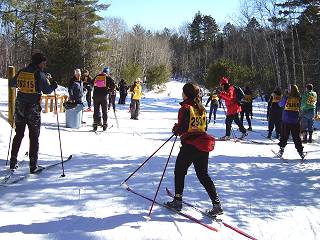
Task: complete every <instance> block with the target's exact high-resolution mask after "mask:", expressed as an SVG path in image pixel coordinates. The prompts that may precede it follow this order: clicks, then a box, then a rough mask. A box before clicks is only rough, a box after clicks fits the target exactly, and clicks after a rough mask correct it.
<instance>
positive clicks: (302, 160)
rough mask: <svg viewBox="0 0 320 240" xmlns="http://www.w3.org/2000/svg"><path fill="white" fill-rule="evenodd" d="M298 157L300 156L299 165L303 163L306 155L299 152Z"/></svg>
mask: <svg viewBox="0 0 320 240" xmlns="http://www.w3.org/2000/svg"><path fill="white" fill-rule="evenodd" d="M299 155H300V157H301V161H300V162H301V163H303V162H304V158H305V157H306V155H305V153H304V152H299Z"/></svg>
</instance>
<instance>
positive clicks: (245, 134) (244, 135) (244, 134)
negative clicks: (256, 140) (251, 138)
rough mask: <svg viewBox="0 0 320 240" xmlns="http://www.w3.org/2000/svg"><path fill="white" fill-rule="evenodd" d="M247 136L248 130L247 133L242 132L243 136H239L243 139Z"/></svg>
mask: <svg viewBox="0 0 320 240" xmlns="http://www.w3.org/2000/svg"><path fill="white" fill-rule="evenodd" d="M246 136H248V133H246V132H245V133H242V134H241V136H240V137H239V139H241V140H242V139H244V138H245V137H246Z"/></svg>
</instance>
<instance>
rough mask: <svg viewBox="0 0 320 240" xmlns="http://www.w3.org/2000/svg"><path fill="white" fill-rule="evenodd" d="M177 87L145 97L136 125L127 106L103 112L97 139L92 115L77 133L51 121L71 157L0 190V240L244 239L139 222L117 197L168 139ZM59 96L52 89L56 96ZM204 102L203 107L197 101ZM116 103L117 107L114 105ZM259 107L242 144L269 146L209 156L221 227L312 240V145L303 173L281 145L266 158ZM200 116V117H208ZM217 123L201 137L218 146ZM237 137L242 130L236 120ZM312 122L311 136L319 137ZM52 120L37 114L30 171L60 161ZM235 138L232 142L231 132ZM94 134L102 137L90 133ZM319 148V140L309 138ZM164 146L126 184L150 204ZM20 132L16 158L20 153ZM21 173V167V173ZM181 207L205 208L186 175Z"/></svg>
mask: <svg viewBox="0 0 320 240" xmlns="http://www.w3.org/2000/svg"><path fill="white" fill-rule="evenodd" d="M182 86H183V83H181V82H175V81H171V82H169V83H167V90H165V91H164V92H162V93H154V92H148V93H146V94H145V98H143V99H142V100H141V114H140V116H139V119H140V120H139V121H135V120H130V113H128V106H129V101H128V100H129V99H128V98H127V104H126V105H117V118H118V121H119V126H120V128H119V129H118V128H117V127H116V126H117V125H116V121H115V117H114V115H113V113H112V111H110V112H109V113H108V116H109V126H110V125H112V124H113V127H112V128H110V129H108V130H107V131H106V132H103V133H101V134H98V135H97V134H94V133H93V132H91V129H92V127H91V124H92V121H93V118H92V114H93V112H85V113H84V121H86V124H85V125H84V126H83V127H82V128H80V129H78V130H77V129H68V128H66V127H65V114H64V113H59V115H58V116H59V121H60V130H61V140H62V148H63V156H64V158H67V156H69V155H70V154H73V158H72V160H70V161H69V162H67V163H66V164H65V174H66V177H64V178H62V177H60V175H61V167H60V166H57V167H55V168H52V169H49V170H45V171H44V172H43V173H41V174H40V175H39V176H32V177H30V178H28V179H26V180H24V181H21V182H19V183H17V184H14V185H9V186H7V187H0V194H1V197H0V214H1V218H0V239H6V240H11V239H14V240H16V239H24V240H29V239H55V240H62V239H63V240H64V239H68V240H73V239H75V240H82V239H99V240H102V239H108V240H109V239H111V240H113V239H117V240H118V239H130V240H131V239H159V240H160V239H161V240H162V239H163V240H164V239H192V240H193V239H201V240H205V239H218V240H219V239H237V240H238V239H240V240H241V239H247V238H245V237H243V236H241V235H239V234H237V233H235V232H233V231H231V230H230V229H227V228H225V227H223V226H221V225H219V224H217V223H215V222H212V221H211V220H210V219H207V218H206V217H204V216H202V215H201V214H199V213H198V212H196V211H192V210H191V209H190V214H191V215H193V216H194V217H196V218H199V219H202V220H203V222H204V223H205V224H211V225H212V226H213V227H216V228H218V229H219V231H218V232H213V231H210V230H208V229H206V228H204V227H203V226H200V225H198V224H195V223H194V222H191V221H190V220H188V219H185V218H183V217H181V216H179V215H177V214H173V213H171V212H170V211H168V210H167V209H164V208H161V207H159V206H154V209H153V212H152V214H151V220H149V221H146V219H145V216H147V214H148V212H149V209H150V202H147V201H145V200H144V199H141V198H140V197H139V196H135V195H133V194H131V193H129V192H127V191H124V190H123V189H122V188H120V186H119V185H120V183H121V182H122V181H123V180H124V179H126V178H127V177H128V176H129V175H130V174H131V173H132V172H133V171H134V170H135V169H137V168H138V167H139V166H140V164H142V163H143V162H144V161H145V160H146V159H147V158H148V157H149V156H150V155H151V154H152V153H153V152H154V151H155V150H156V149H157V148H158V147H159V146H161V145H162V144H163V142H164V141H165V140H166V139H168V138H169V137H170V136H171V134H172V133H171V129H172V126H173V124H174V123H175V122H176V119H177V115H178V109H179V106H180V105H179V102H180V101H181V89H182ZM0 89H1V91H0V125H1V133H0V147H1V155H0V164H1V166H3V167H2V169H4V168H5V162H6V157H7V150H8V144H9V137H10V131H11V128H10V126H9V124H8V123H7V122H6V118H7V115H8V107H7V101H8V100H7V99H8V96H7V89H8V88H7V80H5V79H0ZM61 91H65V90H64V89H63V88H62V87H59V89H58V90H57V92H61ZM206 100H207V97H205V98H204V99H203V101H206ZM116 101H118V98H117V99H116ZM266 105H267V104H266V103H265V102H254V109H253V110H254V118H253V120H252V122H253V128H254V131H253V132H249V136H248V138H249V139H252V140H254V141H260V142H265V143H268V144H266V145H261V144H242V143H241V142H233V141H226V142H225V141H217V142H216V146H215V149H214V151H213V152H211V153H210V159H209V175H210V176H211V177H212V179H213V181H214V182H215V185H216V188H217V191H218V193H219V196H220V198H221V202H222V206H223V208H224V211H225V214H224V215H223V216H222V219H223V220H224V221H225V222H227V223H230V224H231V225H234V226H237V227H239V228H240V229H241V230H243V231H245V232H247V233H249V234H250V235H253V236H254V237H256V238H257V239H265V240H271V239H272V240H273V239H276V240H278V239H279V240H280V239H290V240H294V239H297V240H298V239H299V240H300V239H320V194H319V189H320V187H319V186H320V185H319V180H320V177H319V173H320V167H319V151H320V145H319V144H310V145H308V144H306V145H304V146H305V151H309V153H308V155H307V157H306V164H304V165H301V164H300V163H299V161H298V159H299V158H298V157H299V155H298V153H297V152H296V150H295V148H294V145H293V144H292V142H290V141H289V143H288V145H287V147H286V148H285V152H284V155H283V156H284V158H285V159H286V160H287V161H288V163H283V162H282V160H280V159H277V158H274V156H273V153H272V152H271V149H274V150H275V151H277V150H278V145H277V141H270V140H268V139H266V138H265V137H263V136H264V135H266V132H267V131H266V129H267V121H266ZM207 110H209V107H208V108H207ZM224 119H225V116H224V113H223V110H222V109H220V108H219V109H218V115H217V122H216V124H213V123H210V124H209V130H208V132H209V133H210V134H212V135H214V136H217V137H221V136H223V135H224V133H225V125H224ZM244 124H245V127H247V125H246V120H244ZM319 125H320V124H319V122H316V127H317V128H318V129H319ZM57 129H58V128H57V122H56V115H55V114H53V113H47V114H44V113H43V114H42V127H41V134H40V151H39V164H41V165H44V166H45V165H48V164H50V163H53V162H57V161H60V149H59V142H58V131H57ZM233 129H234V131H235V134H236V135H237V136H239V134H240V133H239V131H237V127H236V125H233ZM99 130H101V129H100V128H99ZM314 136H315V139H316V140H317V141H318V143H319V134H317V132H316V134H315V135H314ZM172 144H173V140H171V141H169V142H168V143H167V144H166V145H165V146H164V147H163V148H162V149H161V150H159V152H158V153H156V154H155V155H154V157H153V158H152V159H151V160H150V161H148V163H146V164H145V165H144V166H143V167H142V168H141V169H140V170H139V171H138V172H137V173H136V174H135V175H133V177H131V178H130V179H129V181H128V184H129V185H130V186H131V187H132V188H133V189H135V190H136V191H138V192H141V193H143V194H144V195H146V196H148V197H149V198H152V199H153V197H154V194H155V191H156V188H157V187H158V184H159V180H160V177H161V174H162V171H163V169H164V164H165V162H166V160H167V158H168V154H169V152H170V149H171V147H172ZM28 145H29V139H28V130H26V132H25V137H24V139H23V142H22V145H21V148H20V152H19V157H20V158H22V155H23V154H24V153H25V152H26V151H28V148H29V147H28ZM178 152H179V144H178V143H177V144H176V146H175V147H174V150H173V153H172V157H171V159H170V162H169V165H168V168H167V172H166V174H165V176H164V179H163V183H162V185H161V188H160V191H159V194H158V197H157V201H159V202H165V201H169V200H170V199H169V198H168V197H167V196H166V194H165V187H168V188H169V189H172V190H173V189H174V182H173V181H174V177H173V171H174V163H175V158H176V156H177V154H178ZM24 167H25V169H24V170H26V171H27V167H28V164H24V166H23V167H22V168H24ZM184 198H185V199H186V200H187V201H188V202H193V203H194V204H195V205H196V206H197V207H199V208H202V209H208V208H210V207H211V204H210V201H209V198H208V196H207V194H206V192H205V190H204V188H203V187H202V186H201V184H200V183H199V181H198V179H197V177H196V175H195V171H194V169H193V167H190V169H189V171H188V175H187V176H186V181H185V190H184Z"/></svg>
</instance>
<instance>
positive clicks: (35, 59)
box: [31, 53, 47, 65]
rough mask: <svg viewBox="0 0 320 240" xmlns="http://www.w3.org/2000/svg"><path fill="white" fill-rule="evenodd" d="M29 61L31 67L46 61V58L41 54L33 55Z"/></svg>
mask: <svg viewBox="0 0 320 240" xmlns="http://www.w3.org/2000/svg"><path fill="white" fill-rule="evenodd" d="M31 60H32V64H33V65H38V64H40V63H42V62H45V61H47V58H46V57H45V56H44V55H43V54H42V53H35V54H33V55H32V58H31Z"/></svg>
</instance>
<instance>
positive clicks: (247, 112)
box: [240, 111, 251, 127]
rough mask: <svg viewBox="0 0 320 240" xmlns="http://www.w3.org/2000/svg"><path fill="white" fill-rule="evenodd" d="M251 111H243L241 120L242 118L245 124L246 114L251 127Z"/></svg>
mask: <svg viewBox="0 0 320 240" xmlns="http://www.w3.org/2000/svg"><path fill="white" fill-rule="evenodd" d="M250 114H251V113H250V111H241V113H240V116H241V117H240V120H241V123H242V125H243V118H244V115H245V116H246V119H247V122H248V126H249V127H251V119H250Z"/></svg>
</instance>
